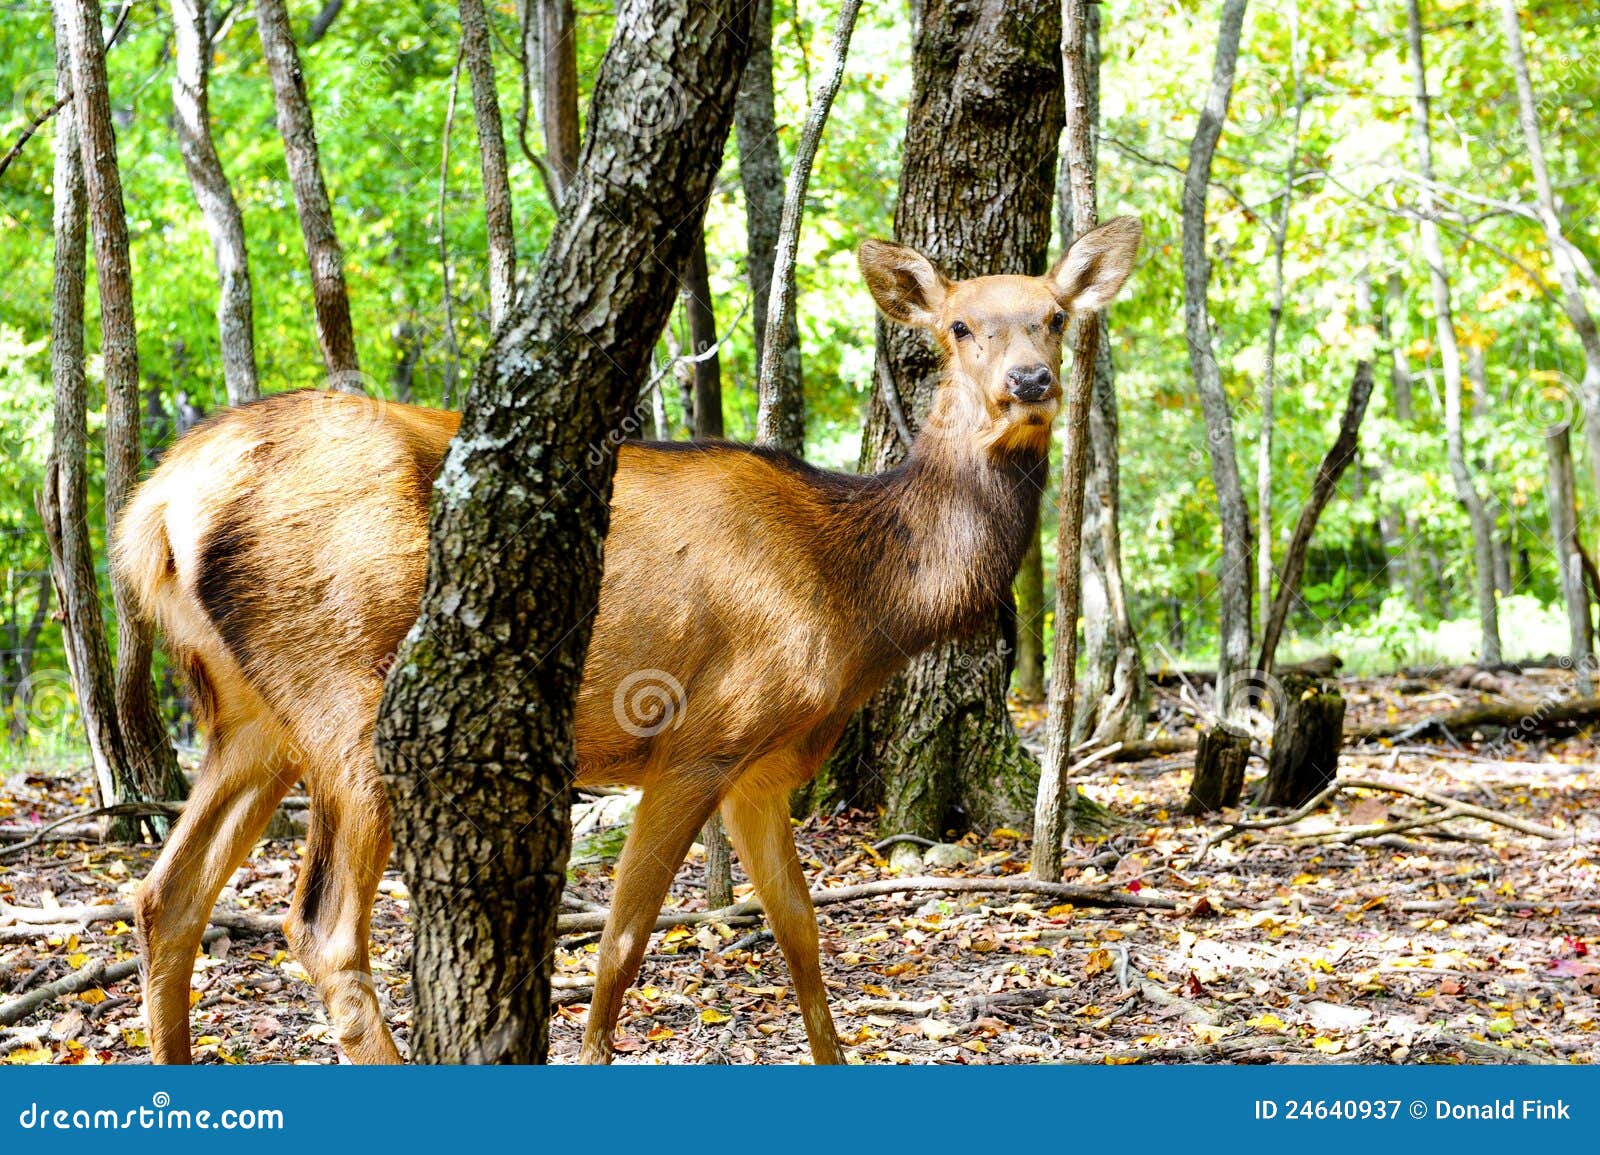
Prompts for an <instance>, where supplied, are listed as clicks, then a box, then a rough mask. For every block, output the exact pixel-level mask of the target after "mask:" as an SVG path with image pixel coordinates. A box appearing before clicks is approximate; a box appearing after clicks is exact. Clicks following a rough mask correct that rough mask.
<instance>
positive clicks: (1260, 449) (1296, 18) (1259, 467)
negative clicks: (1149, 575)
mask: <svg viewBox="0 0 1600 1155" xmlns="http://www.w3.org/2000/svg"><path fill="white" fill-rule="evenodd" d="M1289 13H1290V15H1289V29H1290V33H1289V34H1290V41H1289V67H1290V71H1291V72H1292V73H1293V74H1294V117H1293V120H1292V121H1291V127H1290V130H1289V157H1288V160H1287V162H1286V163H1285V164H1284V168H1283V189H1282V191H1281V193H1280V195H1279V198H1278V204H1277V211H1276V212H1275V213H1274V214H1273V222H1272V298H1271V303H1270V304H1269V305H1268V307H1267V366H1266V372H1265V373H1264V374H1262V377H1261V393H1260V405H1261V435H1260V437H1259V438H1257V440H1256V599H1257V602H1258V604H1259V605H1260V607H1261V632H1262V633H1263V634H1265V633H1266V632H1267V619H1268V617H1269V616H1270V613H1271V606H1272V433H1273V430H1272V421H1273V416H1272V409H1273V403H1274V402H1275V401H1276V399H1277V386H1278V329H1279V327H1280V326H1281V325H1282V324H1283V301H1284V276H1283V251H1284V249H1285V248H1286V247H1287V245H1288V242H1289V208H1290V206H1291V204H1292V203H1293V201H1294V181H1295V170H1296V168H1297V167H1298V163H1299V160H1300V118H1301V115H1302V113H1303V112H1304V111H1305V87H1304V83H1303V82H1302V80H1301V70H1300V8H1299V5H1298V4H1291V5H1290V8H1289Z"/></svg>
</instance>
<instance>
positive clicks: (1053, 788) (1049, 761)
mask: <svg viewBox="0 0 1600 1155" xmlns="http://www.w3.org/2000/svg"><path fill="white" fill-rule="evenodd" d="M1087 6H1088V5H1087V2H1086V0H1067V2H1066V4H1065V5H1064V6H1063V9H1064V11H1063V22H1062V34H1061V63H1062V78H1063V92H1064V94H1065V117H1064V119H1065V129H1066V131H1065V152H1066V160H1067V166H1066V167H1067V176H1066V184H1067V188H1068V190H1069V195H1068V203H1069V205H1070V207H1071V210H1072V228H1073V231H1074V232H1075V233H1076V234H1077V235H1078V236H1082V235H1083V234H1084V233H1087V232H1089V231H1090V230H1092V229H1093V228H1094V227H1095V226H1096V225H1098V224H1099V223H1100V219H1099V207H1098V205H1097V203H1096V182H1095V155H1094V129H1095V115H1094V113H1095V110H1094V108H1093V100H1094V95H1095V94H1094V93H1093V92H1092V90H1091V88H1090V83H1091V82H1090V79H1089V75H1090V73H1089V18H1088V13H1087V11H1086V8H1087ZM1102 319H1103V318H1102V317H1101V316H1098V315H1084V316H1078V317H1075V318H1074V320H1073V326H1072V368H1071V371H1070V374H1069V376H1068V380H1067V388H1066V404H1065V417H1066V420H1065V424H1066V442H1065V445H1064V446H1063V448H1062V451H1061V491H1060V494H1059V496H1058V499H1057V504H1056V509H1057V517H1058V520H1057V528H1056V631H1055V639H1054V641H1055V645H1054V647H1053V652H1052V653H1051V655H1050V672H1051V677H1050V685H1049V688H1048V691H1047V694H1046V698H1045V701H1046V703H1047V706H1046V713H1045V757H1044V765H1043V766H1042V767H1040V774H1039V794H1038V797H1037V798H1036V799H1035V801H1034V808H1033V829H1034V839H1033V860H1032V864H1031V868H1030V873H1031V874H1032V876H1033V877H1034V878H1035V879H1038V880H1041V881H1051V882H1054V881H1059V880H1060V878H1061V843H1062V839H1063V838H1064V837H1065V836H1066V832H1067V820H1068V816H1069V814H1070V807H1071V802H1070V799H1071V796H1072V793H1073V791H1072V786H1071V784H1070V783H1069V782H1068V781H1067V774H1068V770H1069V766H1070V764H1071V762H1072V723H1073V712H1074V704H1075V698H1076V696H1077V679H1078V619H1079V618H1080V616H1081V614H1082V607H1083V562H1082V557H1081V555H1082V547H1083V522H1084V505H1085V495H1084V490H1085V489H1086V488H1087V484H1088V472H1089V411H1090V409H1091V408H1092V407H1093V394H1094V386H1095V376H1096V370H1097V368H1098V360H1099V354H1100V336H1101V334H1100V330H1101V322H1102Z"/></svg>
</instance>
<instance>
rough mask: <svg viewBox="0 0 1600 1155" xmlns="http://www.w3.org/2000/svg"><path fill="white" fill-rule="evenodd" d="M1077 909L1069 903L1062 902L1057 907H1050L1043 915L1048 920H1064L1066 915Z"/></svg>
mask: <svg viewBox="0 0 1600 1155" xmlns="http://www.w3.org/2000/svg"><path fill="white" fill-rule="evenodd" d="M1077 909H1078V908H1077V907H1075V906H1073V905H1072V904H1071V903H1070V902H1063V903H1061V904H1060V905H1058V906H1052V907H1051V908H1050V909H1049V910H1047V911H1045V912H1044V913H1045V915H1046V916H1047V917H1049V918H1065V917H1066V916H1067V915H1069V914H1071V913H1072V912H1073V911H1075V910H1077Z"/></svg>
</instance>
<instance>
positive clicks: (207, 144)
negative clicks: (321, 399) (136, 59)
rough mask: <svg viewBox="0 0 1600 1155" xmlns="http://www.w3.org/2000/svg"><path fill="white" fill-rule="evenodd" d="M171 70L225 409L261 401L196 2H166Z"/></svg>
mask: <svg viewBox="0 0 1600 1155" xmlns="http://www.w3.org/2000/svg"><path fill="white" fill-rule="evenodd" d="M172 27H173V41H174V49H175V52H176V56H177V68H176V70H175V71H174V72H173V74H172V106H173V113H174V116H173V119H174V121H175V123H176V125H177V129H178V149H179V151H180V152H181V153H182V154H183V164H184V168H185V169H187V170H188V173H189V184H190V187H192V188H193V189H194V199H195V202H196V203H197V204H198V205H199V206H200V216H201V218H202V219H203V220H204V221H205V224H206V232H207V233H209V234H210V236H211V251H212V255H213V256H214V258H215V259H216V264H217V330H218V333H219V334H220V344H221V346H222V377H223V381H224V382H225V384H226V386H227V390H228V404H229V405H241V404H243V403H244V402H246V401H253V400H255V399H256V398H257V397H259V396H261V388H260V385H259V384H258V383H257V380H256V345H255V314H254V308H253V306H252V303H251V295H250V262H249V256H248V254H247V253H246V251H245V243H244V218H243V216H241V215H240V212H239V204H238V202H237V201H236V200H234V197H233V189H232V187H230V186H229V184H228V176H227V173H225V172H224V171H223V168H222V160H221V159H220V158H219V157H218V156H217V147H216V144H215V143H214V142H213V141H212V139H211V100H210V76H211V50H210V30H209V29H208V28H207V25H206V5H205V3H204V2H203V0H172Z"/></svg>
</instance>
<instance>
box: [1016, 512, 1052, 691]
mask: <svg viewBox="0 0 1600 1155" xmlns="http://www.w3.org/2000/svg"><path fill="white" fill-rule="evenodd" d="M1042 533H1043V530H1042V529H1041V530H1039V531H1037V532H1035V533H1034V535H1033V540H1032V541H1031V542H1029V543H1028V552H1027V553H1025V554H1023V555H1022V568H1021V569H1020V570H1018V571H1017V581H1016V589H1015V596H1016V599H1017V669H1016V675H1015V677H1014V678H1013V680H1012V692H1013V693H1014V694H1015V695H1016V696H1017V700H1018V701H1020V702H1027V703H1030V704H1032V703H1036V702H1042V701H1044V615H1045V604H1044V548H1043V546H1044V542H1043V540H1042V537H1041V534H1042Z"/></svg>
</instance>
